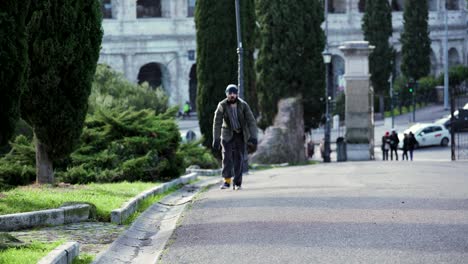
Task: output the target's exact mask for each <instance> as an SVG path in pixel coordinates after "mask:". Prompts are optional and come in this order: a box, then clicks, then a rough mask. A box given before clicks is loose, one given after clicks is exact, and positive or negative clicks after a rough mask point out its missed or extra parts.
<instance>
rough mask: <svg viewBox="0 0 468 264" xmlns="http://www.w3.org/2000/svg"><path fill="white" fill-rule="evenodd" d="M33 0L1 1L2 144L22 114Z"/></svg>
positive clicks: (0, 139)
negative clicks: (28, 26)
mask: <svg viewBox="0 0 468 264" xmlns="http://www.w3.org/2000/svg"><path fill="white" fill-rule="evenodd" d="M29 4H30V1H29V0H26V1H17V0H2V1H0V83H1V85H0V146H3V145H5V144H6V143H8V140H10V138H11V137H12V135H13V132H14V130H15V126H16V122H17V120H18V119H19V116H20V97H21V94H22V92H23V90H24V89H25V85H26V81H27V69H28V45H27V34H26V19H27V18H26V16H27V11H28V9H29Z"/></svg>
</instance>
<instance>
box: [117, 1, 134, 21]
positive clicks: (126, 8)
mask: <svg viewBox="0 0 468 264" xmlns="http://www.w3.org/2000/svg"><path fill="white" fill-rule="evenodd" d="M119 1H120V2H121V4H120V5H121V7H122V12H121V17H120V20H123V21H132V20H136V18H137V15H136V1H137V0H119Z"/></svg>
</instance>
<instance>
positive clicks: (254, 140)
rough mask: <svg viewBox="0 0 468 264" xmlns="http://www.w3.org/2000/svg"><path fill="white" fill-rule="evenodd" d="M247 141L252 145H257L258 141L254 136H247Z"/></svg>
mask: <svg viewBox="0 0 468 264" xmlns="http://www.w3.org/2000/svg"><path fill="white" fill-rule="evenodd" d="M247 143H249V144H252V145H257V143H258V142H257V139H256V138H249V140H248V141H247Z"/></svg>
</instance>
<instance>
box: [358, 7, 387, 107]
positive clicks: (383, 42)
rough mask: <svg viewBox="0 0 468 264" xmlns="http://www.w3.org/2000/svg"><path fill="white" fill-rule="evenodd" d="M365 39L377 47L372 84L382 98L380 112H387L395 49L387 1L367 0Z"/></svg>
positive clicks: (372, 59)
mask: <svg viewBox="0 0 468 264" xmlns="http://www.w3.org/2000/svg"><path fill="white" fill-rule="evenodd" d="M362 30H363V31H364V39H365V40H367V41H369V44H370V45H373V46H375V49H374V50H373V52H372V53H371V54H370V55H369V68H370V73H371V82H372V86H373V87H374V91H375V93H376V94H377V95H378V96H379V97H380V104H379V105H380V112H381V113H383V112H384V111H385V107H384V98H385V95H387V94H388V91H389V83H388V79H389V77H390V74H391V73H392V61H393V48H391V47H390V45H389V41H388V39H389V38H390V37H391V36H392V32H393V29H392V9H391V7H390V4H389V2H388V1H387V0H367V1H366V8H365V13H364V16H363V18H362Z"/></svg>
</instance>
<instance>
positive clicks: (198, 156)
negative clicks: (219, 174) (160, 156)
mask: <svg viewBox="0 0 468 264" xmlns="http://www.w3.org/2000/svg"><path fill="white" fill-rule="evenodd" d="M202 142H203V139H200V140H197V141H193V142H188V143H184V144H182V145H181V146H180V148H179V151H178V152H177V155H179V156H180V157H182V159H183V164H184V168H187V167H189V166H190V165H198V166H200V168H202V169H217V168H219V165H220V164H219V162H218V160H217V159H216V158H215V157H214V156H213V154H212V152H211V151H210V150H209V149H207V148H205V147H203V146H202V145H201V144H202Z"/></svg>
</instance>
